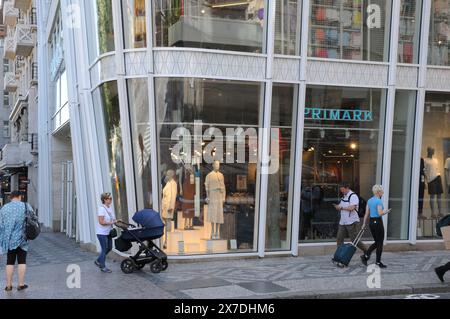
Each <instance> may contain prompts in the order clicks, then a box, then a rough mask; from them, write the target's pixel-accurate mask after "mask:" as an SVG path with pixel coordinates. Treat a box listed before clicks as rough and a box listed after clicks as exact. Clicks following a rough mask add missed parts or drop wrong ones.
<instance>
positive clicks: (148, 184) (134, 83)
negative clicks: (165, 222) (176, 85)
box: [127, 79, 153, 209]
mask: <svg viewBox="0 0 450 319" xmlns="http://www.w3.org/2000/svg"><path fill="white" fill-rule="evenodd" d="M127 87H128V106H129V110H130V114H131V131H132V141H133V155H134V171H135V174H136V196H137V199H138V208H139V209H143V208H152V207H153V203H152V175H151V162H150V159H151V138H150V137H151V135H150V134H151V133H150V130H151V127H150V122H149V120H150V118H149V104H148V103H149V100H148V86H147V79H130V80H128V81H127Z"/></svg>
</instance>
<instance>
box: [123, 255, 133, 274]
mask: <svg viewBox="0 0 450 319" xmlns="http://www.w3.org/2000/svg"><path fill="white" fill-rule="evenodd" d="M120 269H122V271H123V272H124V273H125V274H131V273H133V271H134V270H135V264H134V262H133V261H132V260H131V259H125V260H124V261H122V263H121V264H120Z"/></svg>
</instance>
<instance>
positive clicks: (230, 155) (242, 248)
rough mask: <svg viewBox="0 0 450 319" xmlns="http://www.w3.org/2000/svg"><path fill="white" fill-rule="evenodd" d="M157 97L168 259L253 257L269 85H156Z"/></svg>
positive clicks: (176, 81) (178, 81)
mask: <svg viewBox="0 0 450 319" xmlns="http://www.w3.org/2000/svg"><path fill="white" fill-rule="evenodd" d="M155 92H156V115H157V130H158V135H159V138H158V140H159V172H160V176H159V180H160V181H161V207H160V211H161V216H162V217H163V218H164V221H165V223H166V225H167V228H166V231H167V232H166V235H165V238H163V243H165V246H166V251H167V252H168V253H169V254H172V255H173V254H215V253H225V252H250V251H255V250H256V248H257V247H256V238H257V233H258V232H257V225H258V221H257V220H258V214H257V212H256V211H255V207H256V205H257V203H256V199H257V198H258V194H257V189H258V183H259V178H258V174H257V167H258V165H257V164H258V145H257V143H258V137H257V135H258V127H259V126H260V108H261V106H262V103H263V102H262V101H263V97H264V94H263V92H264V90H263V84H260V83H253V82H237V81H227V80H206V79H193V78H158V79H156V81H155Z"/></svg>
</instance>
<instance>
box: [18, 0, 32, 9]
mask: <svg viewBox="0 0 450 319" xmlns="http://www.w3.org/2000/svg"><path fill="white" fill-rule="evenodd" d="M31 2H32V0H13V3H14V7H15V8H17V9H20V10H22V11H27V10H28V9H29V8H30V6H31Z"/></svg>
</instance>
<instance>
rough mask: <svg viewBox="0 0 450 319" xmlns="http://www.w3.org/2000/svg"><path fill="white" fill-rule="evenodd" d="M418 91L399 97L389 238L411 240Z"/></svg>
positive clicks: (393, 150)
mask: <svg viewBox="0 0 450 319" xmlns="http://www.w3.org/2000/svg"><path fill="white" fill-rule="evenodd" d="M416 97H417V93H416V91H401V90H398V91H397V93H396V95H395V108H394V126H393V132H392V158H391V176H390V186H389V208H392V212H391V213H390V214H389V215H388V227H387V235H388V239H394V240H407V239H408V234H409V216H410V198H411V197H410V195H411V176H412V175H411V173H412V161H413V148H414V128H415V117H416V101H417V100H416Z"/></svg>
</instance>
